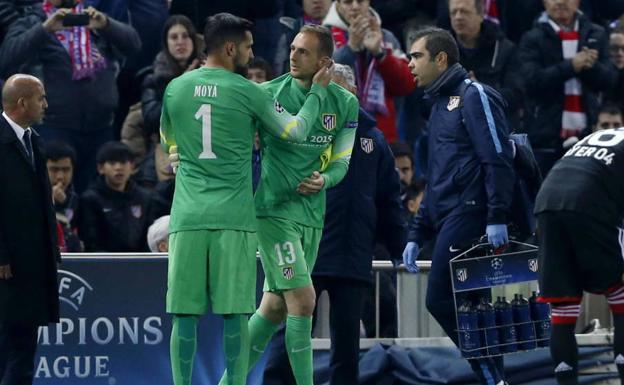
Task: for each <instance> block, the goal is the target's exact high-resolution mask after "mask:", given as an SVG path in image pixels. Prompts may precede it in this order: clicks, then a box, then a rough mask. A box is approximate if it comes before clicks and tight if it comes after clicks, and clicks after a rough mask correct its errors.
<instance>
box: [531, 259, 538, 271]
mask: <svg viewBox="0 0 624 385" xmlns="http://www.w3.org/2000/svg"><path fill="white" fill-rule="evenodd" d="M529 270H531V271H532V272H534V273H537V271H538V270H539V264H538V263H537V258H533V259H529Z"/></svg>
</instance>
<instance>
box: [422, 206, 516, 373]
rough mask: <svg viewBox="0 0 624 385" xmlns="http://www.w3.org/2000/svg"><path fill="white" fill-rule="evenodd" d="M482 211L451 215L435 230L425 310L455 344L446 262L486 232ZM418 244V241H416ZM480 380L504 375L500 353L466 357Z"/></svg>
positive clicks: (474, 297) (486, 293) (472, 294)
mask: <svg viewBox="0 0 624 385" xmlns="http://www.w3.org/2000/svg"><path fill="white" fill-rule="evenodd" d="M485 227H486V218H485V213H482V212H474V213H464V214H460V215H453V216H450V217H448V218H446V219H445V220H444V221H443V223H442V226H441V227H440V230H439V231H438V233H437V238H436V241H435V245H434V247H433V253H432V255H431V272H430V273H429V282H428V286H427V300H426V305H427V310H429V313H431V315H432V316H433V317H434V318H435V319H436V321H438V323H439V324H440V326H442V329H444V331H445V332H446V334H447V335H448V336H449V337H450V338H451V339H452V340H453V343H455V345H456V346H459V344H458V335H457V331H456V330H457V322H456V318H455V302H454V299H453V288H452V285H451V275H450V266H449V262H450V260H451V259H453V258H455V257H456V256H458V255H459V254H460V253H461V251H457V249H460V248H461V249H462V250H463V249H465V248H466V247H467V246H469V245H471V244H472V243H473V242H474V241H475V240H476V239H478V238H479V237H481V236H482V235H483V234H484V233H485ZM419 246H421V245H419ZM483 296H486V297H491V293H490V291H489V290H486V291H483V290H481V291H471V292H468V293H467V294H465V295H463V296H462V297H461V298H467V297H468V298H470V299H472V300H473V303H476V301H477V300H478V299H479V298H480V297H483ZM468 362H469V363H470V366H471V367H472V370H473V371H474V372H475V374H476V375H477V377H478V378H479V381H480V382H481V383H482V384H485V385H496V384H498V383H499V382H500V381H502V380H503V378H504V373H503V359H502V356H499V357H495V358H482V359H470V360H468Z"/></svg>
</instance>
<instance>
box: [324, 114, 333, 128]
mask: <svg viewBox="0 0 624 385" xmlns="http://www.w3.org/2000/svg"><path fill="white" fill-rule="evenodd" d="M323 127H324V128H325V129H326V130H327V131H331V130H333V129H334V128H336V114H323Z"/></svg>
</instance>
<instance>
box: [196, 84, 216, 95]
mask: <svg viewBox="0 0 624 385" xmlns="http://www.w3.org/2000/svg"><path fill="white" fill-rule="evenodd" d="M193 97H194V98H198V97H199V98H206V97H208V98H216V97H217V86H216V85H214V84H198V85H196V86H195V89H194V91H193Z"/></svg>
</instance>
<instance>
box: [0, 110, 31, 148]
mask: <svg viewBox="0 0 624 385" xmlns="http://www.w3.org/2000/svg"><path fill="white" fill-rule="evenodd" d="M2 116H4V118H5V119H6V121H7V122H9V125H10V126H11V128H12V129H13V131H15V135H17V139H19V141H20V142H22V146H24V149H25V150H26V152H28V148H27V147H26V143H25V142H24V134H25V133H26V130H30V127H27V128H26V129H24V128H23V127H22V126H20V125H19V124H17V123H15V122H14V121H13V120H12V119H11V118H9V116H8V115H7V114H6V112H4V111H2Z"/></svg>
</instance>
